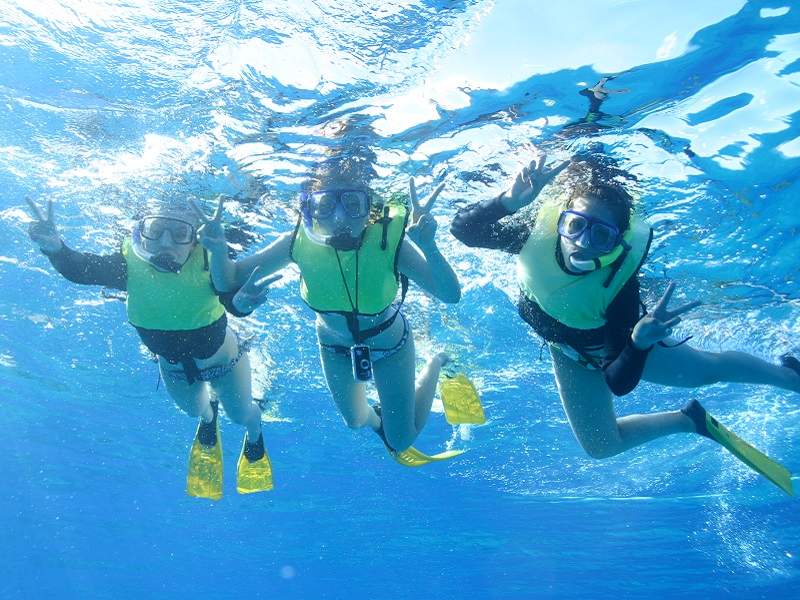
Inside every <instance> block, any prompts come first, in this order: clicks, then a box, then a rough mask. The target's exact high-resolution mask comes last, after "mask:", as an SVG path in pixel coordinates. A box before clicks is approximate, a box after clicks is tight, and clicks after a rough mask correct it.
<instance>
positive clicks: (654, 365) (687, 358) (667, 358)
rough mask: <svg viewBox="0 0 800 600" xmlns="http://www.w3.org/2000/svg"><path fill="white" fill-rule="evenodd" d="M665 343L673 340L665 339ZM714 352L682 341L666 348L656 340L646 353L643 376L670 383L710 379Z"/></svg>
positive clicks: (693, 384) (689, 384)
mask: <svg viewBox="0 0 800 600" xmlns="http://www.w3.org/2000/svg"><path fill="white" fill-rule="evenodd" d="M666 343H667V344H674V343H676V341H675V340H672V339H669V340H666ZM714 356H715V355H714V354H713V353H711V352H703V351H702V350H697V349H695V348H692V347H691V346H688V345H686V344H681V345H680V346H674V347H671V348H665V347H664V346H659V345H658V344H656V345H655V346H653V348H652V349H651V350H650V353H649V354H648V355H647V360H646V361H645V363H644V371H643V372H642V379H644V380H645V381H649V382H651V383H659V384H661V385H669V386H673V387H698V386H701V385H706V384H707V383H712V382H713V381H714V379H715V377H714V373H715V370H716V367H715V364H714Z"/></svg>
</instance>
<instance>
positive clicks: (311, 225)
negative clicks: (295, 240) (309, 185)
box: [299, 192, 363, 251]
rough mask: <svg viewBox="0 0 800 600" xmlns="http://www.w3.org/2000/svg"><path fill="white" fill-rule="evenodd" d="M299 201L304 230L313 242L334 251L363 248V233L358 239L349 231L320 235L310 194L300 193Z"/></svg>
mask: <svg viewBox="0 0 800 600" xmlns="http://www.w3.org/2000/svg"><path fill="white" fill-rule="evenodd" d="M299 199H300V214H301V215H302V217H303V229H304V231H305V234H306V235H307V236H308V238H309V239H310V240H311V241H312V242H314V243H316V244H320V245H322V246H330V247H331V248H333V249H334V250H339V251H347V250H356V249H358V247H359V246H361V237H362V236H363V232H362V234H361V235H359V236H358V237H353V236H352V235H350V234H349V233H348V232H347V231H337V232H335V233H333V234H330V235H324V234H322V233H320V232H319V230H318V228H317V225H316V223H315V222H314V218H313V217H312V216H311V208H310V207H309V200H308V194H307V193H306V192H300V194H299Z"/></svg>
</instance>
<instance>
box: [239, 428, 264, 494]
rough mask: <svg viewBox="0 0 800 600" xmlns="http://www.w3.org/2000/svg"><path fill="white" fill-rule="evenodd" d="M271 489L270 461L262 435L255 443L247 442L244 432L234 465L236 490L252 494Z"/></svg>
mask: <svg viewBox="0 0 800 600" xmlns="http://www.w3.org/2000/svg"><path fill="white" fill-rule="evenodd" d="M271 489H272V463H271V462H270V460H269V454H267V449H266V448H265V447H264V436H263V435H262V436H260V437H259V438H258V442H256V443H255V444H248V443H247V434H245V436H244V440H243V441H242V452H241V454H239V463H238V464H237V467H236V491H237V492H239V493H240V494H254V493H255V492H265V491H267V490H271Z"/></svg>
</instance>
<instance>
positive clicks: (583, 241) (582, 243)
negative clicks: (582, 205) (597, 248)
mask: <svg viewBox="0 0 800 600" xmlns="http://www.w3.org/2000/svg"><path fill="white" fill-rule="evenodd" d="M589 233H590V228H589V227H587V228H586V229H585V230H584V232H583V233H582V234H581V235H580V236H579V237H577V238H576V239H575V245H576V246H577V247H578V248H583V249H584V250H585V249H588V248H591V247H592V243H591V239H590V238H589Z"/></svg>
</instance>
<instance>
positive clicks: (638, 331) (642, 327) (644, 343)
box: [631, 281, 702, 350]
mask: <svg viewBox="0 0 800 600" xmlns="http://www.w3.org/2000/svg"><path fill="white" fill-rule="evenodd" d="M674 291H675V282H674V281H672V282H670V284H669V285H668V286H667V291H665V292H664V295H663V296H662V297H661V299H660V300H659V301H658V302H657V303H656V305H655V307H654V308H653V312H651V313H649V314H646V315H645V316H643V317H642V318H641V319H639V322H638V323H636V327H634V328H633V333H631V340H632V341H633V345H634V346H636V347H637V348H639V349H640V350H645V349H648V348H650V347H651V346H652V345H653V344H656V343H658V342H660V341H661V340H663V339H665V338H668V337H669V336H670V335H672V328H673V327H675V325H677V324H678V323H680V322H681V318H680V316H679V315H682V314H684V313H686V312H689V311H690V310H692V309H693V308H696V307H698V306H700V305H701V304H702V302H700V301H699V300H695V301H693V302H689V303H688V304H684V305H683V306H681V307H680V308H676V309H675V310H667V305H668V304H669V301H670V298H672V293H673V292H674Z"/></svg>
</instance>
